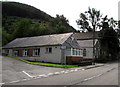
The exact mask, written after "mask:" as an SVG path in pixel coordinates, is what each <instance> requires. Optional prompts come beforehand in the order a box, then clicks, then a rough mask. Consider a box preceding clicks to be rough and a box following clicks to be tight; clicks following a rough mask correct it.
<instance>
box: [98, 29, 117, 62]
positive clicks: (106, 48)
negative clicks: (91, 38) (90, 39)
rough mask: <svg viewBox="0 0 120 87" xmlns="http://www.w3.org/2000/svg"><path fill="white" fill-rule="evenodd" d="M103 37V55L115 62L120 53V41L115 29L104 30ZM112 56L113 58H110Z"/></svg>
mask: <svg viewBox="0 0 120 87" xmlns="http://www.w3.org/2000/svg"><path fill="white" fill-rule="evenodd" d="M102 32H103V33H102V36H101V39H100V43H101V50H102V54H103V55H105V56H106V57H107V58H110V60H115V59H116V58H117V55H118V53H119V40H118V35H117V32H116V31H115V30H114V29H113V27H107V28H106V29H104V30H102ZM109 56H111V57H109Z"/></svg>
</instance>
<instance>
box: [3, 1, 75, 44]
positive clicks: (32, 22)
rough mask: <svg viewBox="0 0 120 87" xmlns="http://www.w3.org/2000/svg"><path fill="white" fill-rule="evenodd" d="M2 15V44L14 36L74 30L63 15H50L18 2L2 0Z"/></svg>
mask: <svg viewBox="0 0 120 87" xmlns="http://www.w3.org/2000/svg"><path fill="white" fill-rule="evenodd" d="M2 17H3V18H2V45H5V44H7V43H8V42H10V41H11V40H13V39H15V38H21V37H32V36H40V35H48V34H60V33H67V32H76V30H75V29H74V28H73V27H72V26H70V25H69V21H68V20H67V18H66V17H64V15H56V17H51V16H50V15H49V14H47V13H45V12H43V11H41V10H39V9H37V8H35V7H33V6H30V5H27V4H23V3H19V2H2Z"/></svg>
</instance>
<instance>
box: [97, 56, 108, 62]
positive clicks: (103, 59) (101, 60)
mask: <svg viewBox="0 0 120 87" xmlns="http://www.w3.org/2000/svg"><path fill="white" fill-rule="evenodd" d="M95 62H97V63H106V62H108V58H107V57H106V56H105V55H100V56H99V57H98V58H96V59H95Z"/></svg>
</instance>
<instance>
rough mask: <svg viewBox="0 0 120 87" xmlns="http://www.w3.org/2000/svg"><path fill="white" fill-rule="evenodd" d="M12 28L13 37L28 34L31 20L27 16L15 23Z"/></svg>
mask: <svg viewBox="0 0 120 87" xmlns="http://www.w3.org/2000/svg"><path fill="white" fill-rule="evenodd" d="M14 28H15V31H14V33H13V37H14V38H21V37H26V36H30V34H29V31H30V28H31V21H30V20H29V19H27V18H23V19H21V20H20V21H19V22H17V23H15V27H14Z"/></svg>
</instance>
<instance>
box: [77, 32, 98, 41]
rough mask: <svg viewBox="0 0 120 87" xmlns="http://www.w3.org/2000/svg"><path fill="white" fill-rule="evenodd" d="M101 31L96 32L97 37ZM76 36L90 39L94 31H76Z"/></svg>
mask: <svg viewBox="0 0 120 87" xmlns="http://www.w3.org/2000/svg"><path fill="white" fill-rule="evenodd" d="M98 34H99V32H95V38H99V37H98ZM75 38H76V39H77V40H88V39H92V38H93V32H82V33H75Z"/></svg>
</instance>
